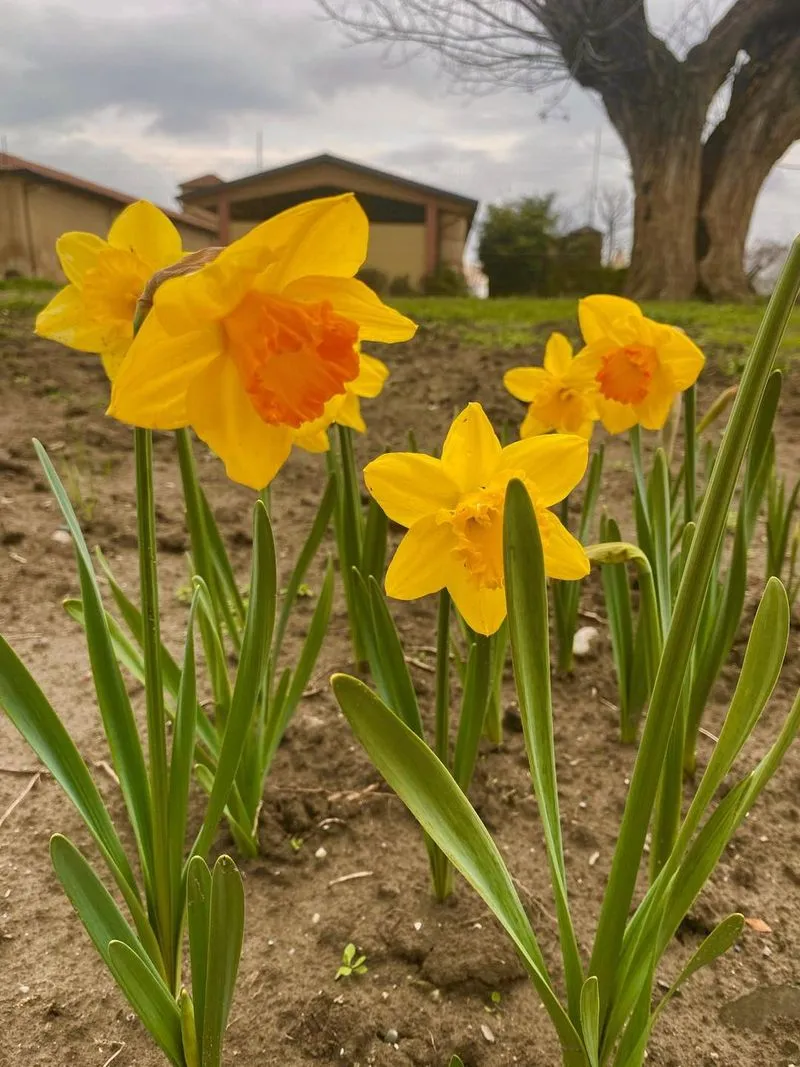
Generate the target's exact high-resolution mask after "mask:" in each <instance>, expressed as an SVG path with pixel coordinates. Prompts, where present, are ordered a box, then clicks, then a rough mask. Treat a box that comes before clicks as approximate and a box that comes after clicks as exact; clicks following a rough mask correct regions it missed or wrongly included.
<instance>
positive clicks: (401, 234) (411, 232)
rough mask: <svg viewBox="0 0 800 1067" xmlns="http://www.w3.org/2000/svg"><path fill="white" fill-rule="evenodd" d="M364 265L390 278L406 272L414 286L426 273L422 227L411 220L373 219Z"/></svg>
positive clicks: (423, 231) (398, 276)
mask: <svg viewBox="0 0 800 1067" xmlns="http://www.w3.org/2000/svg"><path fill="white" fill-rule="evenodd" d="M366 266H368V267H374V268H375V269H376V270H381V271H383V273H384V274H386V275H388V277H389V279H390V280H391V279H392V278H400V277H402V276H403V275H405V274H407V275H408V280H409V281H410V282H411V284H412V285H413V286H414V287H416V286H417V285H419V281H420V278H421V277H422V275H423V274H424V273H425V227H424V226H423V225H421V224H420V225H413V224H411V223H397V222H396V223H386V222H372V223H370V227H369V247H368V249H367V262H366Z"/></svg>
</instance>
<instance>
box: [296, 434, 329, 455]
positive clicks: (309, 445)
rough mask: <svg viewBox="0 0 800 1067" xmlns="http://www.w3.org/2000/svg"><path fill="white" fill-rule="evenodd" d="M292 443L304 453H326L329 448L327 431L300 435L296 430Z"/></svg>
mask: <svg viewBox="0 0 800 1067" xmlns="http://www.w3.org/2000/svg"><path fill="white" fill-rule="evenodd" d="M294 443H295V444H296V445H297V447H298V448H302V449H303V450H304V451H305V452H314V453H321V452H328V451H329V450H330V447H331V442H330V438H329V437H328V432H327V430H317V431H316V432H315V433H308V432H306V433H301V432H300V430H298V431H296V433H295V435H294Z"/></svg>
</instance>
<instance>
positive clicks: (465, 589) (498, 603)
mask: <svg viewBox="0 0 800 1067" xmlns="http://www.w3.org/2000/svg"><path fill="white" fill-rule="evenodd" d="M447 590H448V592H449V593H450V596H451V597H452V598H453V603H454V604H455V606H456V607H457V608H458V610H459V612H460V613H461V615H462V617H463V619H464V621H465V622H466V624H467V625H468V626H470V627H471V628H472V629H473V630H475V632H476V633H479V634H486V635H487V636H488V635H489V634H493V633H496V632H497V631H498V630H499V629H500V626H501V625H502V622H503V619H505V617H506V594H505V590H504V589H503V588H502V587H501V588H499V589H487V588H486V587H485V586H481V585H479V584H478V582H477V581H476V580H475V578H474V577H473V576H472V574H471V573H470V572H469V570H468V569H467V568H466V567H465V566H463V565H462V564H460V563H458V562H457V561H455V560H454V561H453V563H452V564H451V566H450V570H449V573H448V576H447Z"/></svg>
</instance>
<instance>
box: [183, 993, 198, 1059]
mask: <svg viewBox="0 0 800 1067" xmlns="http://www.w3.org/2000/svg"><path fill="white" fill-rule="evenodd" d="M178 1007H179V1008H180V1013H181V1039H182V1041H183V1056H184V1059H185V1060H186V1067H201V1064H200V1050H199V1048H198V1047H197V1026H196V1023H195V1018H194V1005H193V1004H192V998H191V997H190V996H189V994H188V993H187V992H186V990H185V989H182V990H181V993H180V996H179V997H178Z"/></svg>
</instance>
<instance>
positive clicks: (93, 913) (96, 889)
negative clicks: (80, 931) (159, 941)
mask: <svg viewBox="0 0 800 1067" xmlns="http://www.w3.org/2000/svg"><path fill="white" fill-rule="evenodd" d="M50 859H51V861H52V864H53V869H54V870H55V872H56V876H57V877H58V880H59V882H61V885H62V886H63V887H64V892H65V893H66V894H67V896H68V897H69V900H70V903H71V904H72V906H73V908H74V909H75V911H76V912H77V913H78V917H79V918H80V920H81V922H82V923H83V925H84V927H85V928H86V932H87V933H88V935H89V937H90V938H91V939H92V942H93V944H94V946H95V948H96V949H97V951H98V952H99V953H100V955H101V956H102V958H103V960H104V962H105V964H106V966H107V967H111V957H110V955H109V948H108V947H109V945H110V944H111V942H112V941H122V942H124V944H126V945H127V946H128V947H129V948H130V949H132V950H133V951H134V952H135V953H136V954H137V955H138V956H140V957H141V959H142V962H143V963H145V964H146V965H147V967H149V968H150V970H151V971H152V972H153V975H154V977H156V978H158V977H159V973H158V971H157V969H156V964H155V963H154V961H153V960H152V959H151V958H150V956H148V954H147V952H146V950H145V949H144V947H143V945H142V943H141V942H140V941H139V939H138V937H137V936H136V934H135V933H134V932H133V930H132V929H131V927H130V925H129V924H128V922H127V920H126V919H125V918H124V916H123V915H122V912H121V911H120V910H119V908H118V907H117V905H116V903H115V901H114V898H113V897H112V896H111V894H110V893H109V892H108V890H107V889H106V887H105V886H104V885H103V883H102V882H101V881H100V879H99V878H98V877H97V875H96V874H95V873H94V871H93V870H92V868H91V866H90V865H89V863H88V862H87V861H86V860H85V859H84V857H83V856H82V855H81V853H80V852H79V851H78V849H77V848H76V847H75V846H74V845H73V844H72V842H71V841H70V840H69V839H68V838H66V837H63V836H62V835H61V834H54V835H53V836H52V837H51V838H50ZM151 950H152V951H153V952H154V953H155V959H160V953H159V952H158V947H157V945H156V942H155V938H154V937H153V938H152V939H151Z"/></svg>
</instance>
